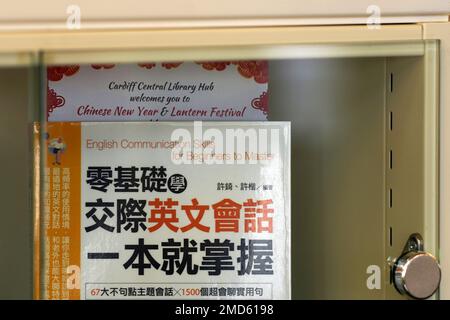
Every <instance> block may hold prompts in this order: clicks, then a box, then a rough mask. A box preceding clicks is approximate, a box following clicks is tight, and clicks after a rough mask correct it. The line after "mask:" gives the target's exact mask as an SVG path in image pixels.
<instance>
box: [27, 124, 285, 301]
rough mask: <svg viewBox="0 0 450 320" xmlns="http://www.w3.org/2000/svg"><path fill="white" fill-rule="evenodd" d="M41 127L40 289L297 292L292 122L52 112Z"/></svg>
mask: <svg viewBox="0 0 450 320" xmlns="http://www.w3.org/2000/svg"><path fill="white" fill-rule="evenodd" d="M42 130H43V131H42ZM35 135H36V136H40V137H41V139H40V142H39V143H38V140H39V139H37V138H36V141H37V142H36V150H37V151H36V157H40V158H41V160H42V161H41V162H40V163H41V164H42V170H41V178H40V180H39V179H37V180H39V181H36V184H37V185H38V189H39V190H41V196H40V197H38V201H40V204H41V205H40V211H39V212H38V213H37V215H36V219H37V221H39V222H38V223H37V226H38V228H39V232H40V236H39V240H36V241H39V242H40V243H39V244H36V248H39V249H37V250H36V254H37V257H36V259H37V260H36V271H35V272H36V276H37V278H38V281H37V284H36V285H37V287H36V291H37V297H38V298H41V299H289V298H290V291H291V281H290V125H289V122H200V121H199V122H120V123H119V122H101V123H95V122H90V123H88V122H81V123H80V122H54V123H48V124H47V126H46V127H44V128H43V129H39V127H38V126H36V128H35ZM39 150H40V152H39ZM39 186H40V187H39ZM37 207H39V206H37Z"/></svg>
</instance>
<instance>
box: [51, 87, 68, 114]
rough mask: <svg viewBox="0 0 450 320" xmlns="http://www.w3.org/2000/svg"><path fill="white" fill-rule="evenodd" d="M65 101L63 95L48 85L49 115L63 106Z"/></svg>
mask: <svg viewBox="0 0 450 320" xmlns="http://www.w3.org/2000/svg"><path fill="white" fill-rule="evenodd" d="M65 103H66V100H65V99H64V97H63V96H59V95H58V94H57V93H56V91H55V90H53V89H50V88H49V87H47V117H48V116H49V115H50V113H52V112H53V110H54V109H56V108H60V107H62V106H63V105H64V104H65Z"/></svg>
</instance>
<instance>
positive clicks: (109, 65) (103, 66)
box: [91, 64, 115, 70]
mask: <svg viewBox="0 0 450 320" xmlns="http://www.w3.org/2000/svg"><path fill="white" fill-rule="evenodd" d="M114 66H115V64H91V67H92V68H94V69H95V70H100V69H112V68H114Z"/></svg>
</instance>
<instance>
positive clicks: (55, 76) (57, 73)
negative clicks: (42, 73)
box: [47, 65, 80, 81]
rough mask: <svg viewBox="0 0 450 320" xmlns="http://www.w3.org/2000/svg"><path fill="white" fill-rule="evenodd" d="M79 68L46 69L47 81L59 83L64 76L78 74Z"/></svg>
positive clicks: (58, 67)
mask: <svg viewBox="0 0 450 320" xmlns="http://www.w3.org/2000/svg"><path fill="white" fill-rule="evenodd" d="M79 69H80V66H78V65H73V66H57V67H48V68H47V79H48V80H49V81H59V80H61V79H62V78H63V77H64V76H67V77H69V76H72V75H74V74H75V73H77V72H78V70H79Z"/></svg>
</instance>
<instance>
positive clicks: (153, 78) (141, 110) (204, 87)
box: [47, 61, 269, 122]
mask: <svg viewBox="0 0 450 320" xmlns="http://www.w3.org/2000/svg"><path fill="white" fill-rule="evenodd" d="M268 72H269V70H268V62H267V61H223V62H183V63H181V62H179V63H135V64H117V65H115V64H94V65H70V66H49V67H48V68H47V117H48V121H51V122H53V121H157V120H165V121H169V120H205V121H206V120H238V121H242V120H266V119H267V114H268V101H269V99H268V95H267V86H268Z"/></svg>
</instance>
